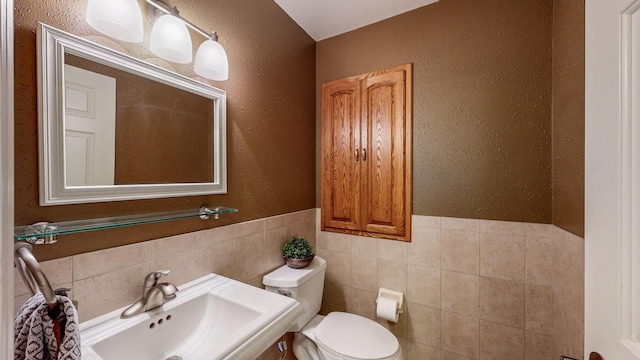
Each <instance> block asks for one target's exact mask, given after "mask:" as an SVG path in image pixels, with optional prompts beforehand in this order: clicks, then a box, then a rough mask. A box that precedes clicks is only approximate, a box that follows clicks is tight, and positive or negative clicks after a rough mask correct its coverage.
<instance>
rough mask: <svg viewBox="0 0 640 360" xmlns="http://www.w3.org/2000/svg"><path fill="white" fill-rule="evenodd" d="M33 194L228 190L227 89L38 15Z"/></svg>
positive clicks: (117, 195) (45, 199)
mask: <svg viewBox="0 0 640 360" xmlns="http://www.w3.org/2000/svg"><path fill="white" fill-rule="evenodd" d="M38 44H39V49H38V50H39V59H38V60H39V64H38V68H39V77H40V79H39V84H38V85H39V89H38V91H39V92H40V96H39V98H40V101H39V115H40V131H39V136H40V143H41V146H40V151H41V154H40V189H41V191H40V203H41V205H58V204H75V203H87V202H99V201H114V200H130V199H145V198H157V197H173V196H189V195H203V194H221V193H226V143H225V137H226V93H225V92H224V91H222V90H220V89H216V88H214V87H211V86H210V85H208V84H204V83H201V82H198V81H195V80H193V79H190V78H186V77H184V76H181V75H178V74H176V73H173V72H171V71H168V70H166V69H163V68H160V67H158V66H155V65H152V64H149V63H146V62H144V61H141V60H138V59H135V58H133V57H130V56H128V55H125V54H122V53H119V52H117V51H114V50H111V49H109V48H106V47H103V46H101V45H98V44H96V43H93V42H90V41H87V40H85V39H82V38H79V37H77V36H74V35H71V34H68V33H66V32H63V31H60V30H58V29H55V28H52V27H50V26H47V25H44V24H40V26H39V28H38Z"/></svg>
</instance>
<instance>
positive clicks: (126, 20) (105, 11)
mask: <svg viewBox="0 0 640 360" xmlns="http://www.w3.org/2000/svg"><path fill="white" fill-rule="evenodd" d="M86 18H87V23H89V25H91V27H93V28H94V29H96V30H98V31H99V32H101V33H103V34H105V35H108V36H110V37H112V38H115V39H118V40H122V41H126V42H132V43H139V42H141V41H142V38H143V37H144V27H143V25H142V12H141V11H140V6H138V1H137V0H108V1H105V0H89V2H88V3H87V15H86Z"/></svg>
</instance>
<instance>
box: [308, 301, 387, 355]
mask: <svg viewBox="0 0 640 360" xmlns="http://www.w3.org/2000/svg"><path fill="white" fill-rule="evenodd" d="M315 338H316V341H317V342H318V343H320V344H321V345H324V347H325V348H328V349H330V350H333V351H335V352H337V353H340V354H342V355H345V356H348V357H351V358H355V359H380V358H385V357H388V356H391V355H393V354H395V353H396V351H397V350H398V346H399V344H398V339H396V337H395V336H393V334H391V332H389V330H387V329H385V328H384V327H383V326H382V325H380V324H378V323H376V322H375V321H373V320H369V319H367V318H364V317H362V316H359V315H354V314H349V313H343V312H332V313H330V314H329V315H327V317H326V318H325V319H324V320H322V322H321V323H320V324H319V325H318V327H317V328H316V330H315Z"/></svg>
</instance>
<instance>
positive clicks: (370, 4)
mask: <svg viewBox="0 0 640 360" xmlns="http://www.w3.org/2000/svg"><path fill="white" fill-rule="evenodd" d="M437 1H438V0H275V2H276V3H277V4H278V5H280V7H281V8H282V9H283V10H284V11H285V12H286V13H287V14H288V15H289V16H290V17H291V18H292V19H293V20H294V21H295V22H297V23H298V25H300V27H301V28H302V29H304V31H306V32H307V34H309V36H311V37H312V38H313V39H314V40H315V41H320V40H324V39H328V38H330V37H333V36H336V35H340V34H343V33H346V32H349V31H351V30H355V29H358V28H361V27H363V26H366V25H369V24H373V23H375V22H378V21H381V20H384V19H388V18H390V17H393V16H396V15H399V14H402V13H405V12H407V11H411V10H414V9H417V8H419V7H422V6H425V5H429V4H432V3H434V2H437Z"/></svg>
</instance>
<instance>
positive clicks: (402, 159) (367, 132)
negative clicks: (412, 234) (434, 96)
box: [360, 67, 411, 240]
mask: <svg viewBox="0 0 640 360" xmlns="http://www.w3.org/2000/svg"><path fill="white" fill-rule="evenodd" d="M409 71H410V67H409V69H407V68H405V67H398V68H394V69H388V70H384V71H382V72H381V73H379V74H377V73H373V74H371V75H369V76H367V77H366V78H364V79H362V80H361V86H360V91H361V93H360V99H361V105H360V106H361V124H362V133H361V138H362V140H361V141H362V145H361V146H362V149H363V150H362V151H363V153H362V155H361V160H362V161H361V163H360V166H361V174H362V176H361V177H362V179H361V184H362V185H361V186H362V202H363V207H362V222H361V228H362V230H363V231H365V232H370V233H375V234H385V235H391V237H392V238H398V239H402V240H406V239H408V236H409V230H410V229H409V228H408V226H407V225H408V224H410V217H411V207H410V204H411V192H410V185H411V183H410V180H411V173H410V170H409V169H410V166H409V167H408V166H407V164H411V163H410V160H411V154H410V150H411V147H410V146H408V145H410V141H411V133H410V132H408V131H407V129H411V126H410V123H409V124H407V122H408V121H410V119H411V117H410V116H408V115H410V114H408V113H410V109H409V110H408V109H407V108H408V107H407V96H408V94H407V93H408V91H407V87H406V84H405V81H406V78H407V73H408V72H409ZM409 75H410V73H409ZM409 100H410V95H409ZM409 104H410V103H409ZM407 125H409V126H407Z"/></svg>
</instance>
